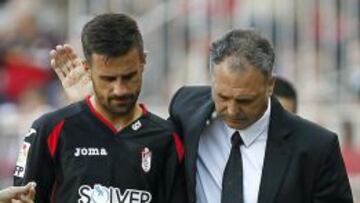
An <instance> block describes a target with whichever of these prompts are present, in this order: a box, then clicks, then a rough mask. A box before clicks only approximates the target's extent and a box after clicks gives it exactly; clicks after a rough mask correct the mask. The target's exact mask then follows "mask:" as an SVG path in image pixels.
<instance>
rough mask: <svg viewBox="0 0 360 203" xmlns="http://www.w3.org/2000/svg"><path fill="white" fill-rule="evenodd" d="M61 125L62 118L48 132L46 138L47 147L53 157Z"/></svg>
mask: <svg viewBox="0 0 360 203" xmlns="http://www.w3.org/2000/svg"><path fill="white" fill-rule="evenodd" d="M63 126H64V120H61V121H60V122H59V123H58V124H56V126H55V128H54V129H53V130H52V132H51V133H50V136H49V137H48V138H47V144H48V148H49V151H50V154H51V156H52V157H54V155H55V152H56V148H57V145H58V142H59V137H60V134H61V130H62V128H63Z"/></svg>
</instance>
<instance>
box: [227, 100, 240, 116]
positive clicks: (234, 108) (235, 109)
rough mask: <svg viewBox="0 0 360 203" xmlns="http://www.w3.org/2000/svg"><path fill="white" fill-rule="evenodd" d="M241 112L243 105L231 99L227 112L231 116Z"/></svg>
mask: <svg viewBox="0 0 360 203" xmlns="http://www.w3.org/2000/svg"><path fill="white" fill-rule="evenodd" d="M240 112H241V107H240V106H239V105H238V104H237V103H236V102H235V101H230V102H229V103H228V106H227V113H228V115H229V116H237V115H239V113H240Z"/></svg>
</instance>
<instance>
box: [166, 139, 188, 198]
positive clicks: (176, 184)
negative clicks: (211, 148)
mask: <svg viewBox="0 0 360 203" xmlns="http://www.w3.org/2000/svg"><path fill="white" fill-rule="evenodd" d="M167 159H168V160H167V166H166V170H165V171H166V172H165V174H166V175H165V177H166V184H165V185H166V188H165V191H166V196H167V200H168V201H166V202H170V203H186V202H187V195H186V185H185V174H184V169H183V159H184V147H183V144H182V141H181V139H180V137H179V136H178V135H177V134H176V133H173V134H172V144H171V146H170V149H169V153H168V156H167Z"/></svg>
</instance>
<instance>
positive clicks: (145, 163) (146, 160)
mask: <svg viewBox="0 0 360 203" xmlns="http://www.w3.org/2000/svg"><path fill="white" fill-rule="evenodd" d="M151 154H152V152H151V151H150V149H149V148H147V147H144V149H143V150H142V151H141V168H142V169H143V171H144V172H145V173H147V172H149V171H150V169H151Z"/></svg>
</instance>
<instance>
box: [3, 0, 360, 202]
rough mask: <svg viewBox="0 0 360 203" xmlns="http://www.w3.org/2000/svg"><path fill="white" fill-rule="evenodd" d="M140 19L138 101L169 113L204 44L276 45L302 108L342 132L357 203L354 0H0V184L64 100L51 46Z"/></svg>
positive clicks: (359, 136) (199, 77)
mask: <svg viewBox="0 0 360 203" xmlns="http://www.w3.org/2000/svg"><path fill="white" fill-rule="evenodd" d="M105 12H125V13H127V14H130V15H131V16H133V17H135V18H136V19H137V20H138V23H139V26H140V28H141V31H142V34H143V37H144V41H145V48H146V50H147V52H148V63H147V66H146V72H145V81H144V85H143V91H142V96H141V101H142V102H144V103H146V104H147V105H148V107H149V109H150V110H152V111H153V112H155V113H158V114H160V115H162V116H163V117H164V118H165V117H167V105H168V103H169V101H170V98H171V96H172V94H173V93H174V92H175V91H176V90H177V89H178V88H179V87H181V86H182V85H194V84H196V85H202V84H209V74H208V49H209V44H210V42H211V41H212V40H214V39H216V38H218V37H219V36H220V35H222V34H224V33H225V32H227V31H229V30H230V29H232V28H255V29H257V30H259V31H260V32H261V33H262V34H264V35H265V36H267V37H268V38H269V39H270V40H271V41H272V42H273V45H274V47H275V50H276V55H277V61H276V67H275V72H276V74H277V75H279V76H281V77H283V78H286V79H288V80H289V81H290V82H292V83H293V84H294V86H295V87H296V89H297V91H298V97H299V111H298V113H299V114H300V115H301V116H303V117H305V118H307V119H310V120H312V121H314V122H317V123H319V124H320V125H323V126H325V127H327V128H329V129H331V130H333V131H335V132H337V133H338V135H339V138H340V141H341V145H342V151H343V156H344V159H345V163H346V167H347V170H348V172H349V175H350V178H351V183H352V188H353V192H354V195H355V196H356V198H357V202H360V150H359V148H360V0H101V1H99V0H73V1H70V0H31V1H29V0H0V188H3V187H5V186H7V185H10V184H11V182H12V179H11V176H12V173H13V169H14V165H15V161H16V157H17V153H18V150H19V146H20V143H21V142H22V139H23V137H24V136H25V134H26V132H27V131H28V129H29V127H30V125H31V123H32V121H33V120H34V119H36V118H37V117H38V116H40V115H41V114H43V113H44V112H48V111H51V110H54V109H56V108H59V107H61V106H64V105H66V104H68V102H67V101H66V97H65V96H64V94H63V91H62V89H61V85H60V83H59V81H58V80H57V78H56V77H55V74H54V73H53V71H52V70H51V69H50V61H49V51H50V50H51V49H52V48H54V47H55V45H56V44H59V43H65V42H66V43H70V44H71V45H73V46H74V47H75V49H76V51H77V52H78V53H79V54H80V55H81V56H82V50H81V44H80V33H81V29H82V27H83V25H84V24H85V23H86V22H87V21H88V20H89V19H91V18H92V17H93V16H94V15H96V14H101V13H105Z"/></svg>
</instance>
